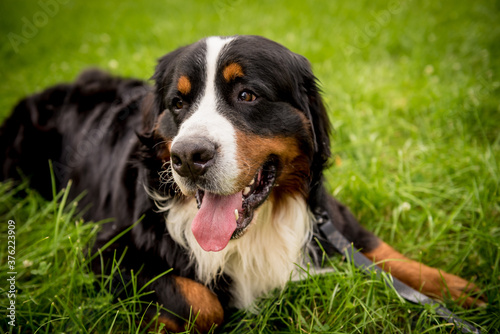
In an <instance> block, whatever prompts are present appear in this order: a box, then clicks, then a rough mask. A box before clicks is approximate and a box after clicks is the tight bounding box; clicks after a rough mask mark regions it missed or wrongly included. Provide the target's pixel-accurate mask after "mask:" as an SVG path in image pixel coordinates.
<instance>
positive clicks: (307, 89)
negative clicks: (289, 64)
mask: <svg viewBox="0 0 500 334" xmlns="http://www.w3.org/2000/svg"><path fill="white" fill-rule="evenodd" d="M297 61H298V64H299V72H300V73H301V80H300V82H301V85H300V86H301V87H300V89H301V92H300V96H301V100H302V101H301V105H302V109H303V111H304V112H305V113H306V116H307V118H308V119H309V121H310V123H311V132H312V137H313V150H314V153H313V157H312V162H311V180H310V184H309V196H310V197H309V205H310V206H311V208H312V209H315V207H316V206H318V205H319V204H320V203H321V202H322V201H323V198H324V193H325V189H324V187H323V170H324V169H325V168H326V167H327V165H328V160H329V158H330V154H331V151H330V130H331V124H330V120H329V118H328V114H327V111H326V108H325V105H324V103H323V100H322V98H321V90H320V88H319V82H318V80H317V78H316V77H315V76H314V74H313V72H312V69H311V65H310V63H309V61H308V60H307V59H306V58H305V57H302V56H300V55H297Z"/></svg>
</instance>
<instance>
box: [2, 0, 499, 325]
mask: <svg viewBox="0 0 500 334" xmlns="http://www.w3.org/2000/svg"><path fill="white" fill-rule="evenodd" d="M234 34H256V35H263V36H265V37H268V38H270V39H273V40H275V41H277V42H279V43H282V44H284V45H285V46H287V47H288V48H289V49H291V50H292V51H294V52H297V53H300V54H302V55H304V56H306V57H307V58H308V59H309V60H310V61H311V63H312V66H313V70H314V72H315V73H316V75H317V77H318V78H319V80H320V81H321V83H322V89H323V96H324V99H325V102H326V104H327V106H328V109H329V114H330V118H331V120H332V123H333V125H334V128H335V131H334V133H333V138H332V141H333V144H334V146H333V147H334V156H333V159H332V165H333V166H332V168H330V169H329V170H328V172H327V179H328V186H329V189H330V190H331V192H332V193H333V194H335V195H336V196H337V197H339V198H340V199H341V200H342V201H344V202H346V203H347V204H348V205H349V206H350V207H351V208H352V209H353V211H354V212H355V214H356V216H357V217H358V218H359V219H360V220H361V221H362V223H363V224H365V225H366V226H368V228H370V229H371V230H373V231H375V232H376V233H378V235H380V236H382V237H383V238H384V239H385V240H386V241H388V242H390V243H391V244H393V245H394V246H395V247H396V248H398V249H399V250H401V251H402V252H403V253H405V254H406V255H408V256H411V257H413V258H416V259H423V260H424V261H425V262H427V263H429V264H431V265H434V266H438V267H441V268H443V269H445V270H447V271H450V272H453V273H455V274H460V275H462V276H464V277H466V278H468V279H474V278H475V279H476V280H477V282H478V285H479V286H480V287H481V288H483V289H484V292H485V294H486V295H487V296H488V298H489V301H490V306H489V308H487V309H484V310H482V311H481V312H475V311H471V313H468V315H466V316H470V317H471V318H469V320H470V319H472V321H476V322H479V323H480V324H481V325H482V326H483V328H484V329H486V330H488V331H490V332H496V331H497V330H498V328H499V327H500V318H499V317H500V316H499V314H500V312H499V306H498V305H499V300H500V297H499V294H498V290H499V286H500V269H499V265H500V264H499V262H500V260H499V259H500V250H499V249H500V241H499V240H500V205H499V203H500V194H499V188H500V187H499V185H500V176H499V174H500V173H499V151H500V131H499V129H500V78H499V72H500V1H498V0H482V1H451V0H444V1H431V0H423V1H416V0H411V1H410V0H407V1H405V0H399V1H398V0H395V1H368V0H356V1H334V0H325V1H312V0H300V1H296V0H292V1H290V0H287V1H285V0H282V1H243V0H235V1H229V0H219V1H213V2H204V1H188V0H186V1H96V0H89V1H72V0H65V1H57V0H40V1H26V0H24V1H12V0H3V1H1V2H0V35H1V36H2V43H1V44H0V74H1V76H2V80H0V97H1V99H0V121H1V120H3V119H4V118H5V117H7V115H8V114H9V113H10V110H11V109H12V107H13V106H14V104H15V103H16V102H17V101H18V100H19V99H20V98H22V97H23V96H25V95H26V94H30V93H33V92H35V91H39V90H41V89H43V88H44V87H47V86H48V85H51V84H54V83H57V82H60V81H70V80H72V79H74V78H75V77H76V76H77V74H78V73H79V72H80V71H82V70H83V69H85V68H88V67H92V66H98V67H101V68H104V69H107V70H109V71H111V72H113V73H115V74H119V75H124V76H132V77H138V78H142V79H145V80H147V79H148V78H150V77H151V75H152V74H153V70H154V66H155V63H156V60H157V59H158V58H159V57H160V56H162V55H164V54H165V53H167V52H169V51H171V50H173V49H175V48H177V47H179V46H182V45H186V44H189V43H191V42H194V41H197V40H199V39H200V38H203V37H206V36H210V35H234ZM331 284H337V286H339V285H338V284H340V286H341V288H345V289H346V290H349V287H348V286H343V285H342V284H344V283H342V281H341V280H338V281H334V282H333V283H332V282H329V283H328V284H327V285H326V286H325V288H324V290H325V291H329V287H328V286H331ZM361 295H362V293H360V294H359V295H358V297H359V298H361ZM358 297H357V298H358ZM305 298H306V297H305ZM325 298H326V299H328V298H330V297H328V296H326V297H325ZM339 303H340V304H339V305H337V306H341V307H344V304H343V303H342V302H341V301H339ZM370 305H371V304H370ZM374 305H375V304H374ZM371 307H373V308H372V309H371V311H372V312H373V314H374V315H373V316H374V317H375V318H374V319H375V320H373V322H374V323H377V322H382V324H383V325H373V324H371V325H370V324H368V323H367V320H366V318H364V320H363V321H361V322H354V323H352V322H350V325H349V324H346V327H343V329H341V328H342V327H335V328H337V329H336V330H339V331H353V332H358V329H359V328H365V329H366V328H367V329H368V330H367V331H368V332H377V333H379V332H382V331H383V330H381V328H382V329H384V328H386V329H387V328H389V327H387V326H389V325H388V323H384V321H385V320H381V319H386V318H387V315H378V316H379V318H377V317H376V316H375V313H376V312H377V310H378V309H379V306H377V305H375V306H373V305H372V306H371ZM364 310H365V311H366V308H365V309H364ZM269 312H272V311H269ZM298 312H299V313H300V311H298ZM346 312H347V311H346ZM360 312H361V314H363V309H361V310H359V309H358V311H355V312H354V311H353V313H349V312H348V314H347V315H346V317H345V318H344V319H343V320H338V319H337V320H336V321H337V322H339V326H341V325H342V322H343V321H344V322H345V321H349V319H351V320H352V319H354V318H355V317H356V316H357V317H359V314H360ZM292 313H293V312H292ZM402 313H403V315H401V317H403V318H398V316H395V317H394V318H387V319H389V320H387V321H388V322H391V321H392V322H397V321H399V324H401V323H403V324H405V323H408V322H409V321H410V320H406V318H405V317H407V316H408V317H409V315H404V314H405V313H406V312H402ZM364 314H366V312H364ZM287 317H288V315H287V316H286V317H284V316H283V319H285V320H283V321H285V322H286V321H288V320H286V319H287ZM290 317H294V316H290ZM326 318H328V319H329V315H326ZM300 319H302V320H300ZM304 319H306V320H304ZM307 319H309V318H308V317H307V316H306V317H305V318H300V317H299V320H296V323H301V321H306V322H307ZM401 319H403V320H401ZM259 321H260V320H259ZM356 321H358V320H356ZM319 322H322V323H329V324H333V323H335V321H333V320H332V321H331V322H329V321H326V320H324V319H323V320H321V321H319ZM356 323H358V324H360V325H359V327H356ZM292 325H293V321H292ZM262 326H263V328H265V326H267V323H264V325H262ZM293 326H296V327H294V328H297V331H301V329H302V328H301V326H302V325H293ZM293 326H292V327H293ZM311 326H312V325H311ZM332 326H335V325H332ZM380 326H382V327H380ZM305 327H307V326H305ZM305 327H304V328H305ZM313 327H314V326H312V327H311V328H313ZM396 327H399V325H396ZM278 328H281V327H279V326H278ZM332 328H333V327H332ZM320 329H321V327H320ZM406 329H407V330H408V328H406ZM317 330H318V331H319V329H317ZM434 330H435V331H438V332H439V331H440V330H441V329H439V328H436V329H434ZM442 330H443V331H444V332H446V331H447V330H446V328H444V329H442ZM392 331H396V329H394V328H392V329H390V330H388V332H392ZM448 331H449V329H448ZM402 332H405V330H404V329H402ZM406 332H408V331H406Z"/></svg>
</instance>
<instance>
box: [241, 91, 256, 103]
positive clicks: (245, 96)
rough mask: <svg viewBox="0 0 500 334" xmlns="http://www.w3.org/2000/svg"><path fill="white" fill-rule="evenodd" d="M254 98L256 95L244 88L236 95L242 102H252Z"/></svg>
mask: <svg viewBox="0 0 500 334" xmlns="http://www.w3.org/2000/svg"><path fill="white" fill-rule="evenodd" d="M256 98H257V96H255V94H254V93H253V92H251V91H249V90H244V91H242V92H240V94H239V95H238V100H240V101H244V102H252V101H255V99H256Z"/></svg>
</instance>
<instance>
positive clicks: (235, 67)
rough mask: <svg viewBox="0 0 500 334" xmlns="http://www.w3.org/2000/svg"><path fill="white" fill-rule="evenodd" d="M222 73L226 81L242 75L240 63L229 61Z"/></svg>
mask: <svg viewBox="0 0 500 334" xmlns="http://www.w3.org/2000/svg"><path fill="white" fill-rule="evenodd" d="M222 75H223V76H224V79H225V80H226V81H227V82H229V81H231V80H234V79H236V78H239V77H242V76H244V74H243V69H242V68H241V65H240V64H237V63H231V64H229V65H227V66H226V68H225V69H224V71H223V72H222Z"/></svg>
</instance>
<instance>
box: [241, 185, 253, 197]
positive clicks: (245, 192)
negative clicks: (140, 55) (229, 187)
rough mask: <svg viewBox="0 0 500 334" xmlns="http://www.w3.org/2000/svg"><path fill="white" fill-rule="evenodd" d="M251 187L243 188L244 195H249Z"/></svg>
mask: <svg viewBox="0 0 500 334" xmlns="http://www.w3.org/2000/svg"><path fill="white" fill-rule="evenodd" d="M250 190H251V189H250V187H246V188H245V190H243V195H245V196H247V195H248V194H250Z"/></svg>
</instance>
